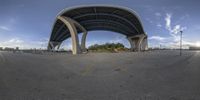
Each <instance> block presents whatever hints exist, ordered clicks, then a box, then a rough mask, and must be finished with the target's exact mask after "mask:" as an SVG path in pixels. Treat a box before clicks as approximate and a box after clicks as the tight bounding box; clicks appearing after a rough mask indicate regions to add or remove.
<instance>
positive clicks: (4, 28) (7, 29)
mask: <svg viewBox="0 0 200 100" xmlns="http://www.w3.org/2000/svg"><path fill="white" fill-rule="evenodd" d="M0 29H1V30H4V31H10V30H11V29H10V28H8V27H7V26H0Z"/></svg>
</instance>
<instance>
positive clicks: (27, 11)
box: [0, 0, 200, 49]
mask: <svg viewBox="0 0 200 100" xmlns="http://www.w3.org/2000/svg"><path fill="white" fill-rule="evenodd" d="M92 4H101V5H103V4H106V5H117V6H122V7H128V8H130V9H132V10H134V11H136V12H137V13H138V15H139V16H140V19H141V21H142V24H143V26H144V30H145V32H146V33H147V35H148V46H149V47H160V46H161V47H167V48H177V47H178V46H179V39H180V30H182V31H183V45H184V47H185V48H187V47H188V46H191V45H192V46H200V21H199V18H200V13H199V9H200V6H199V5H200V1H199V0H0V47H20V48H22V49H28V48H46V47H47V43H48V40H49V37H50V33H51V29H52V26H53V22H54V20H55V18H56V15H57V14H58V13H59V12H60V11H61V10H62V9H64V8H68V7H73V6H79V5H92ZM79 38H81V34H80V35H79ZM106 42H110V43H113V42H114V43H116V42H120V43H123V44H124V45H125V46H126V47H130V44H129V43H128V41H127V39H126V36H124V35H121V34H118V33H115V32H110V31H91V32H89V33H88V37H87V41H86V46H87V47H88V46H90V45H92V44H96V43H97V44H103V43H106ZM61 48H64V49H71V39H67V40H65V41H64V42H63V44H62V46H61Z"/></svg>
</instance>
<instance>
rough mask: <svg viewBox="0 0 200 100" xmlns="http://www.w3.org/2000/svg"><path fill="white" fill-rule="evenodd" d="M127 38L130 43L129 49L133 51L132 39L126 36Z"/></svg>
mask: <svg viewBox="0 0 200 100" xmlns="http://www.w3.org/2000/svg"><path fill="white" fill-rule="evenodd" d="M127 39H128V41H129V43H130V46H131V51H134V47H135V45H134V42H133V40H132V39H131V38H129V37H127Z"/></svg>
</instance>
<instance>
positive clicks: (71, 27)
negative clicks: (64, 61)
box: [57, 16, 81, 54]
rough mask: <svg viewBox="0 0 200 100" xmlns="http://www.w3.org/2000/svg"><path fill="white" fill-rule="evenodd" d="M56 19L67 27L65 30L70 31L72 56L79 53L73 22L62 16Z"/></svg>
mask: <svg viewBox="0 0 200 100" xmlns="http://www.w3.org/2000/svg"><path fill="white" fill-rule="evenodd" d="M57 18H58V19H59V20H61V21H62V22H63V23H64V24H65V25H66V26H67V28H68V29H69V31H70V35H71V38H72V53H73V54H79V53H81V48H80V45H79V39H78V34H77V29H76V27H75V24H74V22H73V21H72V20H71V19H69V18H67V17H64V16H58V17H57Z"/></svg>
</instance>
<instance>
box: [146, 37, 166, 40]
mask: <svg viewBox="0 0 200 100" xmlns="http://www.w3.org/2000/svg"><path fill="white" fill-rule="evenodd" d="M149 39H150V40H157V41H164V40H166V38H165V37H161V36H151V37H149Z"/></svg>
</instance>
